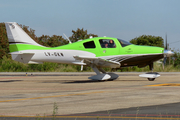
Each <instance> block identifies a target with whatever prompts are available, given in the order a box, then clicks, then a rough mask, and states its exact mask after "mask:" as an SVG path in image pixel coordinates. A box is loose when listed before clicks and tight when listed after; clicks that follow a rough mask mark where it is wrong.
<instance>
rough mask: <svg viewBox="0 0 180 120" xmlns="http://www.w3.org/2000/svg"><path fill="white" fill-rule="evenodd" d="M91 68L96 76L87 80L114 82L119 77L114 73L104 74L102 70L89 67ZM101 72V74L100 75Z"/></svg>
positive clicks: (92, 66)
mask: <svg viewBox="0 0 180 120" xmlns="http://www.w3.org/2000/svg"><path fill="white" fill-rule="evenodd" d="M91 68H92V69H93V70H94V72H96V74H97V75H94V76H91V77H89V79H93V80H100V81H101V80H114V79H116V78H118V77H119V76H118V75H117V74H115V73H106V71H104V70H103V69H102V68H97V66H95V65H91ZM101 72H102V73H101Z"/></svg>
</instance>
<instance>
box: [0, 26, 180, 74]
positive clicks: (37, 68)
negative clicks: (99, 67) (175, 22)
mask: <svg viewBox="0 0 180 120" xmlns="http://www.w3.org/2000/svg"><path fill="white" fill-rule="evenodd" d="M20 26H21V27H22V29H23V30H24V31H25V32H26V33H27V34H28V35H29V36H30V37H31V38H32V39H34V40H35V41H36V42H37V43H39V44H41V45H43V46H47V47H50V46H51V47H56V46H61V45H65V44H68V41H67V40H66V39H64V38H63V37H62V36H58V35H53V36H48V35H42V36H40V37H37V36H36V35H35V30H33V29H31V28H29V27H28V26H25V25H20ZM90 36H93V37H98V35H96V34H92V33H90V34H88V32H87V30H84V29H83V28H82V29H80V28H77V30H72V36H70V37H69V39H70V40H71V41H72V42H76V41H77V40H83V39H87V38H89V37H90ZM130 42H131V43H133V44H137V45H149V46H158V47H164V42H163V38H162V37H159V36H157V37H156V36H151V35H142V36H139V37H136V38H134V39H132V40H131V41H130ZM8 53H9V42H8V38H7V34H6V28H5V24H4V23H0V72H77V71H80V66H77V65H67V64H59V63H49V62H45V63H43V64H23V63H19V62H16V61H13V60H12V59H11V55H10V54H8ZM167 61H168V62H166V66H165V68H164V69H163V67H162V65H163V64H162V63H155V64H156V65H154V66H155V68H154V71H157V72H158V71H179V68H180V53H178V52H175V54H174V56H172V57H171V58H169V59H168V60H167ZM83 71H92V70H91V68H90V67H88V66H84V69H83ZM106 71H111V69H110V68H106ZM118 71H139V72H141V71H149V68H148V67H145V68H138V67H130V68H121V69H119V70H118Z"/></svg>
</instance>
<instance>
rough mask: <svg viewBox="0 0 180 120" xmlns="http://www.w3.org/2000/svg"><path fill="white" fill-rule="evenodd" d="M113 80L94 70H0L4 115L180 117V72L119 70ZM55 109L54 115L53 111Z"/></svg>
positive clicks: (74, 119)
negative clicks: (152, 76) (149, 74)
mask: <svg viewBox="0 0 180 120" xmlns="http://www.w3.org/2000/svg"><path fill="white" fill-rule="evenodd" d="M117 74H118V75H119V76H120V77H119V78H118V79H116V80H114V81H105V82H98V81H93V80H88V79H87V78H88V77H89V76H91V75H94V73H91V72H90V73H82V72H81V73H27V74H26V73H0V86H1V87H0V119H2V120H37V119H38V120H40V119H42V120H52V119H61V120H84V119H86V120H116V119H118V120H119V119H122V120H123V119H127V120H135V119H136V120H138V119H141V120H142V119H146V120H153V119H155V120H157V119H168V120H169V119H176V120H178V119H179V120H180V73H160V74H161V77H159V78H157V79H156V80H155V81H148V80H147V79H146V78H140V77H138V75H139V74H143V73H117ZM53 112H54V114H53Z"/></svg>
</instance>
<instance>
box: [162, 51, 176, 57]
mask: <svg viewBox="0 0 180 120" xmlns="http://www.w3.org/2000/svg"><path fill="white" fill-rule="evenodd" d="M173 54H174V52H172V51H171V50H164V56H166V57H169V56H171V55H173Z"/></svg>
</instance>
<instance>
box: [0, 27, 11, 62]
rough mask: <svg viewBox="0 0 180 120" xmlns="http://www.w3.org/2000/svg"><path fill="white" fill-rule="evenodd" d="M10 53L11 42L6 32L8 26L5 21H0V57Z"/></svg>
mask: <svg viewBox="0 0 180 120" xmlns="http://www.w3.org/2000/svg"><path fill="white" fill-rule="evenodd" d="M8 53H9V42H8V38H7V34H6V27H5V24H4V23H0V59H2V58H3V56H6V57H10V55H8Z"/></svg>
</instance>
